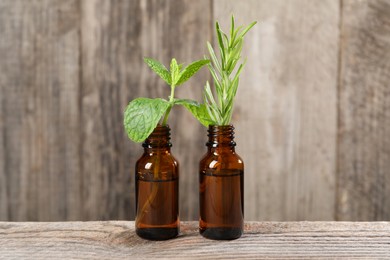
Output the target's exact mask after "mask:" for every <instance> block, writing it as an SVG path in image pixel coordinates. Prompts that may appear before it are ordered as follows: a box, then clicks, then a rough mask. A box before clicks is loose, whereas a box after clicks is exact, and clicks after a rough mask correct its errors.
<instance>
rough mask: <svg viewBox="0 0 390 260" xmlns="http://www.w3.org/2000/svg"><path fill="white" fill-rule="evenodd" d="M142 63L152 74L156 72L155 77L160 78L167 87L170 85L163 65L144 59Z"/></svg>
mask: <svg viewBox="0 0 390 260" xmlns="http://www.w3.org/2000/svg"><path fill="white" fill-rule="evenodd" d="M144 61H145V63H146V64H147V65H148V66H149V68H151V69H152V70H153V71H154V72H156V74H157V75H159V76H160V78H162V79H163V80H164V81H165V82H166V83H167V84H168V85H171V75H170V74H169V71H168V70H167V68H165V66H164V65H163V64H161V63H160V62H158V61H156V60H154V59H151V58H144Z"/></svg>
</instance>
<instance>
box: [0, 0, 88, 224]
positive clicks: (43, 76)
mask: <svg viewBox="0 0 390 260" xmlns="http://www.w3.org/2000/svg"><path fill="white" fill-rule="evenodd" d="M0 31H1V40H0V60H1V62H0V90H1V96H0V100H1V101H0V102H1V103H0V104H1V106H0V110H1V113H0V114H1V119H0V121H1V123H0V127H1V131H0V132H1V138H0V139H1V141H0V145H1V147H0V150H2V152H1V153H0V155H1V157H0V161H2V163H1V165H0V182H1V184H0V204H1V206H0V207H1V208H0V218H1V219H9V220H38V219H39V220H59V219H73V218H77V217H78V212H79V211H80V207H81V205H80V202H79V201H80V200H79V199H78V198H79V197H80V196H79V193H80V187H79V181H78V176H79V173H80V167H79V164H80V157H79V153H78V151H79V135H78V130H79V117H78V110H79V107H78V97H79V87H80V85H79V8H78V1H48V0H46V1H28V2H26V1H13V0H12V1H8V0H5V1H1V3H0ZM76 198H77V199H76Z"/></svg>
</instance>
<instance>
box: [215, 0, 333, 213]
mask: <svg viewBox="0 0 390 260" xmlns="http://www.w3.org/2000/svg"><path fill="white" fill-rule="evenodd" d="M213 9H214V14H215V18H216V19H218V20H219V21H220V22H221V24H222V26H223V28H227V27H228V26H229V22H230V14H231V13H234V14H235V16H236V20H237V22H238V23H239V24H249V23H250V22H252V21H254V20H256V21H258V22H259V24H258V25H256V26H255V27H254V28H253V30H252V31H251V32H250V33H249V34H248V35H247V36H246V39H245V40H246V41H245V44H244V50H243V56H244V57H247V63H246V67H245V70H244V72H243V73H242V76H241V78H242V79H241V82H240V89H239V91H238V95H237V101H236V105H235V106H236V107H235V114H234V117H233V122H234V125H235V126H236V136H237V138H236V139H237V144H238V145H237V151H238V153H239V154H240V155H241V156H242V157H243V159H244V162H245V216H246V219H249V220H305V219H306V220H332V219H333V218H334V207H335V206H334V205H335V168H336V158H335V151H336V137H337V131H336V128H337V105H336V103H337V64H338V42H339V38H338V37H339V3H338V1H333V0H328V1H318V2H317V1H310V0H294V1H283V0H278V1H275V0H269V1H267V0H265V1H256V0H252V1H245V4H243V3H241V2H239V1H233V0H219V1H215V2H214V8H213Z"/></svg>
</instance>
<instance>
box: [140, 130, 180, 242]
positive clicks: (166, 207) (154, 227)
mask: <svg viewBox="0 0 390 260" xmlns="http://www.w3.org/2000/svg"><path fill="white" fill-rule="evenodd" d="M142 146H143V147H144V153H143V155H142V156H141V158H140V159H139V160H138V161H137V163H136V166H135V170H136V184H135V185H136V219H135V227H136V233H137V235H138V236H140V237H142V238H145V239H150V240H165V239H170V238H174V237H176V236H177V235H178V234H179V226H180V222H179V200H178V199H179V194H178V193H179V183H178V182H179V164H178V162H177V161H176V159H175V158H174V157H173V156H172V154H171V146H172V145H171V143H170V128H169V127H168V126H160V125H158V126H157V127H156V128H155V129H154V131H153V132H152V134H150V136H149V137H148V138H147V139H146V140H145V142H144V143H143V144H142Z"/></svg>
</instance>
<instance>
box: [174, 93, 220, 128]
mask: <svg viewBox="0 0 390 260" xmlns="http://www.w3.org/2000/svg"><path fill="white" fill-rule="evenodd" d="M175 105H182V106H184V107H185V108H186V109H187V110H188V111H190V112H191V114H192V115H193V116H194V117H195V118H196V119H197V120H198V121H199V122H200V123H201V124H202V125H204V126H205V127H208V126H209V125H210V124H212V122H213V121H212V120H211V119H210V117H209V114H208V112H207V107H206V105H205V104H199V103H198V102H196V101H194V100H190V99H175Z"/></svg>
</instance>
